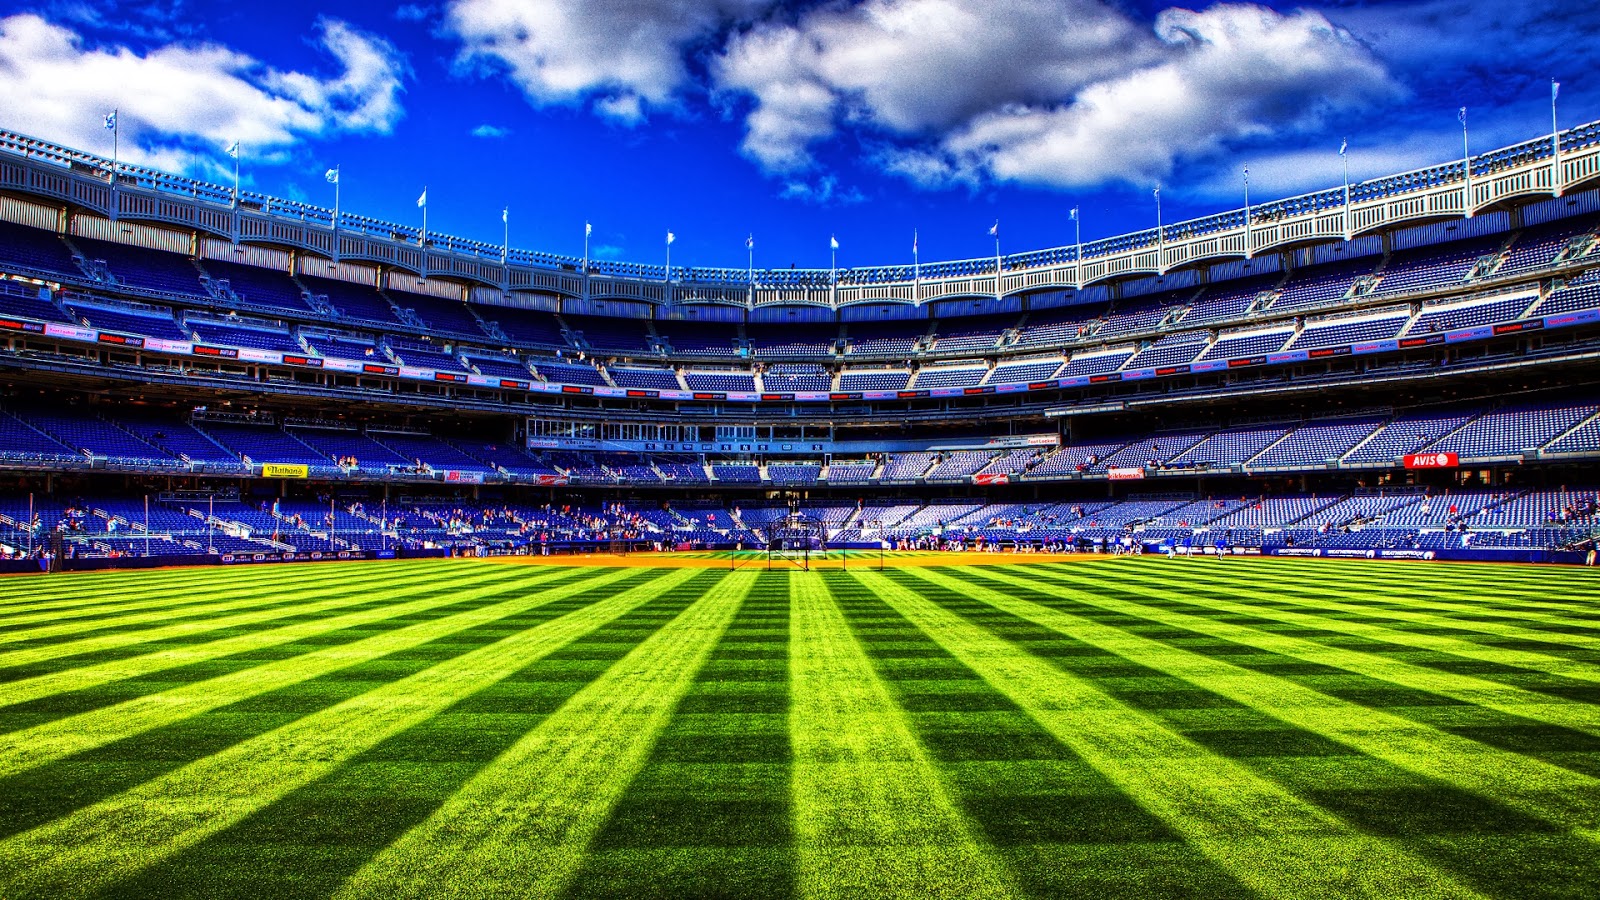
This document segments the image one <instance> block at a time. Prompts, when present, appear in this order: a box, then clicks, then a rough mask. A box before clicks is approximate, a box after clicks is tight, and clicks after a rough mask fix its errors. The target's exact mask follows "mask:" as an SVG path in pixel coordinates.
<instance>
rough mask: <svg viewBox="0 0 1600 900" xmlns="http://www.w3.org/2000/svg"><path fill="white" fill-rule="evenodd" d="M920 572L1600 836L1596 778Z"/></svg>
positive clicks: (1291, 720) (1406, 765)
mask: <svg viewBox="0 0 1600 900" xmlns="http://www.w3.org/2000/svg"><path fill="white" fill-rule="evenodd" d="M907 571H911V570H907ZM914 574H915V576H916V577H918V578H921V579H924V580H927V581H929V582H930V583H933V584H937V585H943V586H944V587H946V588H948V589H950V590H952V591H956V592H958V593H961V594H964V595H966V596H970V597H971V598H973V599H977V600H981V601H982V602H984V603H987V604H989V605H991V606H994V607H996V608H998V609H1000V610H1002V611H1004V612H1008V613H1011V614H1012V615H1015V616H1017V617H1019V618H1022V619H1026V620H1028V621H1030V622H1034V623H1036V624H1038V625H1042V626H1044V627H1046V628H1048V629H1051V630H1053V631H1056V632H1058V633H1061V634H1063V635H1066V636H1068V637H1071V638H1073V639H1074V640H1077V641H1080V642H1082V643H1083V644H1085V645H1088V646H1090V647H1096V648H1099V649H1103V650H1107V651H1110V652H1111V653H1114V654H1116V655H1117V656H1120V657H1122V658H1123V659H1126V660H1129V661H1130V662H1133V663H1136V664H1138V665H1140V666H1144V667H1147V668H1149V669H1152V670H1154V671H1157V672H1161V673H1165V674H1169V675H1173V676H1175V677H1177V678H1179V679H1182V680H1183V681H1186V682H1188V683H1190V684H1192V685H1194V686H1195V687H1198V688H1200V689H1202V690H1204V691H1207V692H1211V693H1214V694H1216V695H1218V696H1221V697H1225V698H1227V699H1229V700H1232V701H1234V702H1236V703H1238V704H1241V705H1243V706H1246V707H1249V708H1252V709H1257V710H1260V711H1262V712H1264V713H1266V714H1268V715H1270V716H1272V717H1274V718H1277V719H1280V720H1281V721H1283V722H1285V723H1287V724H1289V725H1292V726H1294V727H1296V728H1300V729H1303V730H1305V731H1309V732H1313V733H1315V734H1318V735H1321V736H1323V737H1327V738H1329V739H1331V740H1333V741H1334V742H1336V743H1340V744H1344V745H1345V746H1348V747H1350V748H1352V749H1354V750H1356V751H1358V752H1360V753H1363V754H1365V755H1368V756H1372V757H1375V758H1377V759H1381V760H1384V761H1386V762H1389V763H1392V764H1393V765H1395V766H1397V767H1399V768H1402V769H1405V770H1407V771H1410V772H1414V773H1416V774H1419V775H1423V776H1426V777H1429V778H1433V779H1436V780H1438V781H1440V782H1442V783H1445V784H1449V785H1453V786H1455V787H1458V788H1461V789H1463V790H1467V791H1470V792H1472V793H1474V794H1477V795H1479V796H1481V797H1484V798H1487V799H1489V800H1492V801H1494V802H1496V803H1499V804H1503V805H1504V806H1507V807H1510V808H1512V809H1516V810H1521V811H1523V812H1525V813H1528V814H1530V815H1532V816H1536V817H1538V818H1540V819H1543V820H1545V821H1546V822H1549V823H1551V824H1552V825H1555V826H1558V827H1560V828H1562V829H1565V830H1569V831H1572V832H1574V833H1577V834H1580V835H1582V836H1583V837H1584V838H1586V839H1589V840H1594V839H1597V838H1600V834H1597V832H1596V831H1595V829H1596V828H1597V826H1600V781H1597V780H1595V779H1594V778H1589V777H1586V776H1583V775H1578V774H1576V773H1573V772H1569V771H1566V770H1564V769H1561V768H1559V767H1556V766H1554V765H1551V764H1547V763H1543V762H1539V761H1537V760H1533V759H1529V758H1527V757H1524V756H1520V755H1518V754H1514V753H1506V752H1502V751H1500V750H1497V749H1495V748H1492V747H1489V746H1487V745H1485V744H1482V743H1479V742H1477V741H1472V740H1467V739H1465V738H1461V737H1457V736H1455V735H1453V734H1450V733H1448V732H1445V731H1441V730H1439V729H1436V728H1430V727H1428V726H1425V725H1421V724H1419V723H1418V722H1415V721H1412V720H1409V719H1406V718H1404V717H1402V716H1399V715H1395V714H1393V713H1390V712H1386V711H1384V710H1382V709H1377V708H1373V707H1370V706H1363V705H1361V704H1358V703H1354V702H1351V701H1346V700H1341V699H1339V698H1337V697H1334V696H1331V695H1329V694H1325V693H1321V692H1319V691H1315V690H1313V689H1311V688H1308V687H1304V686H1302V685H1299V684H1296V683H1294V682H1292V681H1289V680H1286V679H1283V678H1277V677H1274V676H1270V675H1264V674H1261V673H1259V672H1254V671H1251V670H1249V669H1246V668H1243V667H1241V666H1237V665H1234V664H1232V663H1230V662H1227V661H1226V660H1223V659H1218V658H1213V657H1210V656H1206V655H1204V654H1202V653H1197V652H1194V651H1191V650H1186V649H1184V648H1181V647H1175V646H1170V645H1166V644H1163V643H1161V642H1160V641H1157V640H1154V639H1151V638H1147V637H1144V636H1141V635H1138V634H1134V633H1132V632H1129V631H1127V630H1125V629H1122V628H1118V627H1115V626H1109V625H1102V624H1100V623H1099V622H1097V621H1095V620H1094V619H1092V618H1086V617H1084V616H1081V615H1078V614H1076V613H1073V612H1067V611H1065V610H1064V609H1061V608H1056V607H1052V606H1047V605H1043V604H1041V603H1037V602H1030V601H1026V600H1019V599H1016V597H1015V596H1013V593H1012V592H1002V591H996V590H993V589H992V588H988V587H984V586H982V585H980V584H975V583H973V582H971V581H968V580H966V579H962V578H956V577H952V576H949V575H946V574H944V573H942V572H931V571H929V572H924V571H921V570H917V571H915V573H914Z"/></svg>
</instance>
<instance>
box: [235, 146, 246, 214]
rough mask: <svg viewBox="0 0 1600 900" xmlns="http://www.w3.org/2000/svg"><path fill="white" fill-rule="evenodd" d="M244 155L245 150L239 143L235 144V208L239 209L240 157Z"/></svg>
mask: <svg viewBox="0 0 1600 900" xmlns="http://www.w3.org/2000/svg"><path fill="white" fill-rule="evenodd" d="M243 155H244V148H243V147H241V146H239V142H238V141H234V142H233V208H234V209H238V208H239V157H241V156H243Z"/></svg>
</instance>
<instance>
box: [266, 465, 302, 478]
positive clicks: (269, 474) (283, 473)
mask: <svg viewBox="0 0 1600 900" xmlns="http://www.w3.org/2000/svg"><path fill="white" fill-rule="evenodd" d="M261 477H262V478H310V477H311V468H310V467H309V466H305V465H299V464H292V463H262V464H261Z"/></svg>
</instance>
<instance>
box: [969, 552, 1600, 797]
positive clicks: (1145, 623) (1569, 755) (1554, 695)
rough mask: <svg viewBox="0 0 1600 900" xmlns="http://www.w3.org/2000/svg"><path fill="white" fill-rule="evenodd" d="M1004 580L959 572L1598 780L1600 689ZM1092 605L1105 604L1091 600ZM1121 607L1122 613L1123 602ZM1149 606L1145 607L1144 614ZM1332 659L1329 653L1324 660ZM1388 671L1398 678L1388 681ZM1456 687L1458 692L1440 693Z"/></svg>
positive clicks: (1044, 581)
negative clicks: (1307, 653) (1306, 648)
mask: <svg viewBox="0 0 1600 900" xmlns="http://www.w3.org/2000/svg"><path fill="white" fill-rule="evenodd" d="M1011 574H1013V575H1017V576H1020V577H1013V578H1005V577H997V575H996V574H995V573H988V572H985V573H983V574H982V575H977V574H969V573H963V575H962V576H961V577H965V578H977V579H979V581H980V583H981V582H982V581H983V580H984V579H987V580H988V581H990V582H993V583H994V584H996V585H998V586H1001V587H1004V589H1005V590H1006V593H1008V594H1010V595H1011V596H1013V597H1014V598H1016V599H1021V600H1028V601H1032V602H1036V603H1039V604H1041V605H1043V606H1047V607H1051V608H1055V609H1061V610H1064V611H1066V612H1072V613H1076V614H1078V615H1081V616H1084V617H1092V618H1093V619H1094V620H1095V621H1096V622H1098V623H1099V624H1101V625H1106V626H1114V627H1119V628H1122V629H1124V630H1126V631H1129V632H1133V633H1137V634H1139V635H1141V636H1143V637H1147V638H1152V639H1155V640H1157V641H1159V642H1161V643H1163V644H1168V645H1171V646H1174V647H1179V648H1182V649H1184V650H1186V651H1193V652H1198V653H1203V654H1206V655H1209V656H1215V657H1223V658H1226V659H1227V661H1229V662H1230V663H1233V664H1234V665H1237V666H1240V667H1242V668H1245V669H1249V670H1251V671H1254V672H1260V673H1263V674H1265V675H1269V676H1272V677H1275V678H1281V679H1284V680H1286V681H1290V682H1293V683H1295V684H1298V685H1301V686H1303V687H1306V688H1309V689H1311V690H1314V691H1318V692H1320V693H1323V694H1327V695H1330V696H1333V697H1337V698H1339V699H1342V700H1347V701H1350V702H1353V703H1357V704H1360V705H1362V706H1368V707H1373V708H1376V709H1380V710H1383V711H1385V712H1387V713H1390V714H1392V715H1396V716H1400V717H1402V718H1406V719H1410V720H1412V721H1414V722H1417V723H1420V724H1422V725H1424V726H1428V727H1433V728H1438V729H1441V730H1443V731H1447V732H1449V733H1451V734H1454V735H1457V736H1460V737H1464V738H1469V739H1471V740H1474V741H1478V742H1481V743H1483V744H1487V745H1489V746H1491V747H1495V748H1497V749H1500V750H1505V751H1509V752H1513V753H1520V754H1523V755H1526V756H1530V757H1533V758H1535V759H1538V760H1541V761H1543V762H1547V763H1551V764H1553V765H1557V766H1560V767H1562V768H1565V769H1570V770H1572V771H1574V772H1577V773H1580V774H1583V775H1588V776H1592V777H1595V776H1600V736H1597V735H1596V734H1594V733H1593V731H1595V730H1596V725H1597V724H1600V707H1597V706H1596V705H1595V703H1594V700H1595V699H1597V698H1600V690H1597V688H1596V686H1595V685H1592V684H1588V683H1584V682H1577V681H1572V680H1569V679H1564V678H1560V677H1558V676H1551V675H1544V674H1541V673H1535V672H1531V671H1526V670H1520V669H1511V668H1509V667H1505V666H1500V665H1499V664H1486V663H1478V662H1472V661H1470V660H1462V659H1458V658H1454V657H1450V656H1447V655H1445V654H1438V653H1432V652H1429V651H1416V650H1410V649H1408V648H1406V647H1403V646H1399V645H1395V644H1384V643H1379V642H1374V641H1369V640H1365V639H1361V638H1351V637H1348V636H1343V635H1339V634H1337V633H1333V632H1327V633H1324V632H1321V631H1319V630H1317V629H1313V628H1303V627H1296V628H1294V629H1293V630H1290V631H1285V632H1283V633H1280V630H1279V626H1277V625H1276V624H1275V623H1274V622H1272V621H1271V620H1266V619H1258V618H1257V617H1254V616H1251V615H1244V614H1239V613H1236V612H1228V611H1225V610H1211V609H1209V608H1208V607H1205V606H1198V605H1191V604H1189V603H1183V602H1168V601H1165V600H1162V599H1158V598H1154V597H1150V596H1147V595H1143V594H1139V593H1134V592H1129V591H1126V590H1123V589H1121V588H1119V587H1118V586H1115V585H1111V584H1100V585H1091V586H1090V589H1088V590H1084V589H1081V588H1079V589H1076V590H1074V589H1073V586H1070V585H1069V586H1068V587H1062V586H1060V585H1059V583H1058V582H1057V581H1056V579H1053V578H1051V577H1050V576H1049V575H1048V574H1047V570H1045V569H1042V568H1039V567H1029V568H1027V569H1025V570H1017V571H1016V572H1013V573H1011ZM1127 598H1133V599H1132V600H1128V599H1127ZM1100 599H1106V600H1107V601H1109V602H1106V603H1101V602H1099V600H1100ZM1124 601H1125V602H1127V603H1129V604H1131V606H1126V607H1125V606H1123V605H1122V603H1123V602H1124ZM1149 610H1155V611H1156V612H1155V613H1149V612H1148V611H1149ZM1184 617H1187V618H1184ZM1208 621H1214V622H1216V623H1219V627H1218V628H1204V629H1201V628H1191V627H1189V626H1193V625H1196V624H1197V623H1205V622H1208ZM1241 626H1247V627H1245V631H1246V632H1248V630H1249V627H1252V626H1253V627H1254V628H1256V629H1258V631H1259V637H1260V640H1257V639H1255V638H1252V637H1251V636H1250V635H1249V634H1247V633H1237V630H1238V629H1240V628H1241ZM1302 636H1312V637H1317V638H1320V639H1321V643H1318V644H1316V645H1315V646H1316V647H1317V648H1320V649H1314V650H1313V652H1312V654H1311V658H1307V657H1301V656H1298V655H1295V654H1293V653H1290V652H1275V650H1277V649H1282V650H1285V651H1289V650H1292V649H1293V648H1290V647H1282V646H1280V645H1281V644H1282V642H1283V641H1284V640H1285V639H1298V638H1301V637H1302ZM1232 638H1237V640H1233V639H1232ZM1332 653H1339V654H1340V655H1341V656H1340V658H1327V657H1328V656H1329V654H1332ZM1323 658H1327V659H1326V662H1318V661H1315V660H1316V659H1323ZM1369 668H1370V670H1371V671H1370V673H1369V671H1368V669H1369ZM1397 668H1398V669H1401V670H1402V674H1403V675H1404V676H1405V677H1401V678H1398V679H1395V678H1391V677H1390V676H1392V675H1394V674H1395V672H1394V670H1395V669H1397ZM1486 668H1487V669H1489V670H1491V671H1489V673H1488V674H1489V675H1491V676H1492V677H1493V678H1494V679H1496V680H1494V681H1486V682H1485V683H1486V684H1487V685H1488V687H1487V688H1483V685H1482V684H1478V682H1480V681H1484V679H1479V678H1476V677H1475V676H1474V675H1473V674H1472V673H1475V672H1480V671H1483V670H1484V669H1486ZM1419 673H1420V674H1419ZM1155 675H1156V673H1155V672H1154V671H1153V670H1149V671H1148V673H1147V674H1144V675H1142V676H1140V677H1139V678H1134V679H1129V681H1131V682H1132V683H1134V684H1140V683H1142V682H1149V681H1150V679H1151V677H1152V676H1155ZM1163 677H1165V676H1163ZM1457 680H1459V686H1460V687H1461V688H1462V690H1454V689H1451V688H1449V687H1448V686H1446V685H1448V683H1449V682H1451V681H1457ZM1174 681H1175V684H1176V685H1177V686H1176V687H1173V688H1170V689H1169V690H1170V691H1171V692H1172V693H1173V694H1174V695H1175V696H1176V697H1180V698H1181V697H1182V695H1183V694H1185V693H1189V692H1192V688H1189V687H1188V686H1187V685H1186V684H1185V683H1183V682H1178V681H1176V680H1174ZM1523 686H1525V687H1526V688H1527V690H1526V691H1524V692H1522V694H1523V695H1522V696H1520V697H1517V696H1513V695H1515V694H1517V693H1518V691H1519V690H1520V688H1521V687H1523ZM1478 688H1482V689H1481V690H1480V689H1478ZM1469 689H1471V690H1469ZM1160 694H1161V687H1160V686H1159V685H1156V684H1154V683H1147V684H1143V686H1142V687H1141V688H1140V689H1139V692H1138V693H1136V694H1135V696H1140V695H1143V696H1146V697H1151V698H1155V697H1159V696H1160ZM1546 695H1548V696H1546ZM1530 697H1531V699H1530ZM1518 700H1523V701H1528V702H1527V703H1521V702H1517V701H1518ZM1552 722H1559V723H1563V724H1552ZM1223 737H1224V743H1226V744H1232V743H1234V742H1235V738H1233V737H1231V736H1228V735H1223ZM1289 743H1291V744H1293V743H1294V741H1290V742H1289Z"/></svg>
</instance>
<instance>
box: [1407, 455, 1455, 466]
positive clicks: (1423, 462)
mask: <svg viewBox="0 0 1600 900" xmlns="http://www.w3.org/2000/svg"><path fill="white" fill-rule="evenodd" d="M1460 464H1461V458H1460V457H1459V456H1457V455H1456V454H1454V453H1408V454H1406V468H1408V469H1454V468H1455V467H1456V466H1459V465H1460Z"/></svg>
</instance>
